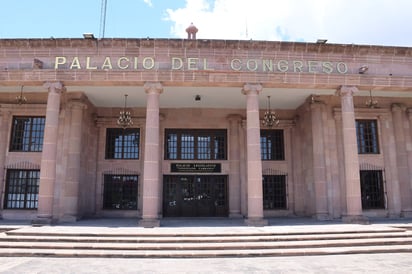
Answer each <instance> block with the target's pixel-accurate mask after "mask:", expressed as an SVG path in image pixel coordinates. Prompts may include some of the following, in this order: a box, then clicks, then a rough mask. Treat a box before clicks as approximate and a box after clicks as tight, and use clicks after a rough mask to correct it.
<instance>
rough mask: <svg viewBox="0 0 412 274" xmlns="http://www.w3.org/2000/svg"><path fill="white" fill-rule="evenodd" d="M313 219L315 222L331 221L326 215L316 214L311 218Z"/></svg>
mask: <svg viewBox="0 0 412 274" xmlns="http://www.w3.org/2000/svg"><path fill="white" fill-rule="evenodd" d="M312 218H313V219H316V220H317V221H329V220H332V218H331V217H330V216H329V214H328V213H316V214H315V215H313V216H312Z"/></svg>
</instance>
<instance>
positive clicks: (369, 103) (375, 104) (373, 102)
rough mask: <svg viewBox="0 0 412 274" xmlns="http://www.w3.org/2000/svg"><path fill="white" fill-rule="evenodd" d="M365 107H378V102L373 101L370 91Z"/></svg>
mask: <svg viewBox="0 0 412 274" xmlns="http://www.w3.org/2000/svg"><path fill="white" fill-rule="evenodd" d="M365 105H366V106H367V107H368V108H376V107H377V106H378V101H377V100H374V99H373V97H372V90H370V91H369V99H368V100H366V102H365Z"/></svg>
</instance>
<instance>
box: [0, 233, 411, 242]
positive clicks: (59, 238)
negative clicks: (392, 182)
mask: <svg viewBox="0 0 412 274" xmlns="http://www.w3.org/2000/svg"><path fill="white" fill-rule="evenodd" d="M371 238H373V239H390V238H411V239H412V232H408V231H397V232H375V233H342V234H338V233H333V234H312V235H310V234H307V235H298V234H297V235H248V236H243V235H241V236H238V235H230V236H211V235H208V236H193V235H192V236H190V237H187V236H173V235H162V236H149V235H145V236H141V235H139V236H131V235H116V237H114V236H113V235H110V236H108V235H98V236H77V235H65V234H62V235H60V234H59V235H55V234H46V233H39V234H30V235H28V236H27V235H26V234H23V235H19V234H17V235H16V234H11V235H9V234H8V233H0V242H3V241H10V242H88V243H230V242H276V241H311V240H318V241H321V240H341V239H342V240H351V239H371Z"/></svg>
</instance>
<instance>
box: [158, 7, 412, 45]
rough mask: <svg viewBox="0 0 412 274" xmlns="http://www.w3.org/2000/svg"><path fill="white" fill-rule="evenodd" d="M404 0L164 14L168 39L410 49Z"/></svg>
mask: <svg viewBox="0 0 412 274" xmlns="http://www.w3.org/2000/svg"><path fill="white" fill-rule="evenodd" d="M411 10H412V1H409V0H397V1H391V0H362V1H359V0H287V1H284V0H253V1H246V0H245V1H240V0H186V4H185V7H182V8H179V9H175V10H172V9H168V10H167V11H166V12H167V18H166V20H168V21H171V22H172V28H171V34H172V35H173V36H176V37H181V38H184V37H186V32H185V29H186V28H187V27H188V26H189V24H190V23H191V22H193V23H194V24H195V26H196V27H197V28H198V29H199V32H198V35H197V36H198V38H210V39H253V40H280V41H285V40H287V41H307V42H315V41H316V39H318V38H325V39H328V41H329V42H330V43H345V44H351V43H354V44H379V45H400V46H411V45H412V28H411V27H410V26H412V16H411V15H410V11H411Z"/></svg>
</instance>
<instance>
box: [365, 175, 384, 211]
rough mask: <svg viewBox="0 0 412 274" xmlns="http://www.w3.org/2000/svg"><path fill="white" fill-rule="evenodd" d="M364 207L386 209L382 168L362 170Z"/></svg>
mask: <svg viewBox="0 0 412 274" xmlns="http://www.w3.org/2000/svg"><path fill="white" fill-rule="evenodd" d="M360 183H361V197H362V209H384V208H385V196H384V186H383V174H382V170H361V171H360Z"/></svg>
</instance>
